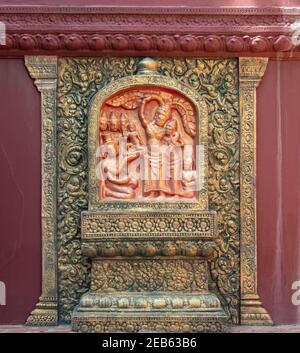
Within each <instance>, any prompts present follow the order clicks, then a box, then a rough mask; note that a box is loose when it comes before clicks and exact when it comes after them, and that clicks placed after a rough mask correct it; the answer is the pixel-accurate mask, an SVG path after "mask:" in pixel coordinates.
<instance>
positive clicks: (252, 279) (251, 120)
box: [239, 57, 272, 325]
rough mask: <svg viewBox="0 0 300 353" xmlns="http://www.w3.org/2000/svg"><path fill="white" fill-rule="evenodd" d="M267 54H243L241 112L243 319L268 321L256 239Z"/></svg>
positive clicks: (257, 322) (245, 321)
mask: <svg viewBox="0 0 300 353" xmlns="http://www.w3.org/2000/svg"><path fill="white" fill-rule="evenodd" d="M267 64H268V59H267V58H259V57H258V58H240V59H239V80H240V112H241V149H240V162H241V175H240V183H241V196H240V197H241V323H242V324H245V325H262V324H265V325H269V324H272V319H271V317H270V315H269V314H268V312H267V311H266V310H265V309H264V308H263V306H262V303H261V302H260V299H259V295H258V292H257V239H256V187H255V185H256V88H257V87H258V85H259V83H260V81H261V79H262V77H263V75H264V73H265V69H266V67H267Z"/></svg>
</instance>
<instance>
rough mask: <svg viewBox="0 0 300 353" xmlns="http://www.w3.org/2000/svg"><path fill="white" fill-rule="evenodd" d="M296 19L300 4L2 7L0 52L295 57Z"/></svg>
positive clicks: (299, 52)
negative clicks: (4, 32) (261, 6)
mask: <svg viewBox="0 0 300 353" xmlns="http://www.w3.org/2000/svg"><path fill="white" fill-rule="evenodd" d="M299 20H300V13H299V8H294V9H285V10H284V9H282V8H279V9H274V8H273V9H272V8H266V9H259V8H222V9H220V8H198V9H197V8H173V9H172V8H166V7H157V8H155V7H152V8H148V9H147V8H142V7H141V8H127V9H126V8H117V9H116V8H110V7H106V8H103V7H102V8H97V7H92V8H91V7H77V8H64V7H60V8H58V7H57V8H55V7H51V8H43V7H38V8H37V7H28V6H27V7H25V8H24V7H11V6H8V7H5V6H2V7H0V21H2V22H4V23H5V24H6V25H7V39H6V45H4V46H0V55H6V54H7V53H8V52H9V53H11V54H14V55H21V54H22V53H23V55H24V53H26V52H28V51H32V50H34V51H35V52H36V53H39V54H41V53H49V52H51V51H52V52H53V51H59V52H60V53H64V55H70V53H72V55H73V54H74V51H78V50H81V51H85V53H88V52H90V53H92V52H101V53H106V54H112V55H115V54H116V53H124V52H125V53H126V52H127V53H128V52H132V53H135V54H136V55H139V54H141V53H143V54H146V53H147V55H150V53H158V54H161V53H162V52H164V53H168V52H170V53H172V55H173V53H174V52H175V53H179V54H180V55H189V54H190V53H191V55H195V54H197V55H200V54H201V53H209V54H213V53H214V52H223V53H226V55H231V56H236V55H238V53H249V55H253V54H254V55H255V53H260V55H268V56H286V57H290V56H297V55H298V56H299V55H300V50H299V41H297V40H293V35H294V33H295V31H297V30H298V27H297V26H298V25H297V24H298V23H299ZM187 29H188V32H187ZM70 30H71V31H72V32H71V33H70ZM220 33H221V34H220ZM164 55H165V54H164Z"/></svg>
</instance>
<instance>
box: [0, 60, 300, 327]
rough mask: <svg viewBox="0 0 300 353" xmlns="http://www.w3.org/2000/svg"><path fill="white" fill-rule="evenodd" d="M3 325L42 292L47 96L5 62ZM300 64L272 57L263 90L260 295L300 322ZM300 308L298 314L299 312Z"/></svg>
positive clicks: (275, 311)
mask: <svg viewBox="0 0 300 353" xmlns="http://www.w3.org/2000/svg"><path fill="white" fill-rule="evenodd" d="M0 78H1V80H0V102H1V108H0V122H1V129H0V166H1V167H0V170H1V173H0V229H1V236H0V281H3V282H5V283H6V286H7V296H8V298H7V306H0V323H14V324H16V323H23V322H24V321H25V319H26V317H27V316H28V314H29V312H30V311H31V310H32V308H33V307H34V305H35V303H36V302H37V300H38V296H39V295H40V287H41V286H40V282H41V270H40V268H41V252H40V247H41V241H40V239H41V231H40V108H39V93H38V92H37V91H36V89H35V87H34V85H33V83H32V80H31V79H30V77H29V75H28V74H27V72H26V70H25V68H24V65H23V60H21V59H0ZM299 92H300V62H295V61H294V62H293V61H285V62H275V61H271V62H269V64H268V68H267V71H266V74H265V77H264V78H263V81H262V83H261V86H260V87H259V89H258V97H257V105H258V114H257V128H258V134H257V166H258V170H257V212H258V243H259V245H258V265H259V292H260V294H261V298H262V301H263V303H264V305H265V307H266V308H267V309H268V310H269V312H270V314H271V315H272V318H273V320H274V321H275V323H296V322H298V323H300V306H299V307H296V306H293V305H292V303H291V295H292V290H291V285H292V282H293V281H296V280H300V192H299V188H300V157H299V156H300V153H299V152H300V138H299V136H300V117H299V115H300V114H298V111H299V109H298V104H299V102H300V96H299ZM297 310H298V312H297Z"/></svg>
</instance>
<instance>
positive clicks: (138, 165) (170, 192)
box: [99, 87, 196, 200]
mask: <svg viewBox="0 0 300 353" xmlns="http://www.w3.org/2000/svg"><path fill="white" fill-rule="evenodd" d="M107 116H109V119H108V118H107ZM195 136H196V116H195V110H194V107H193V105H192V103H191V102H190V101H189V100H188V99H187V98H184V97H183V96H181V95H179V94H178V93H176V92H172V91H171V90H170V91H169V90H167V89H161V88H156V87H151V88H145V87H143V88H141V89H136V88H135V89H130V90H128V91H126V92H122V93H119V94H117V95H115V96H113V97H112V98H109V99H108V100H107V101H106V102H105V103H104V104H103V105H102V107H100V112H99V145H100V146H104V147H108V146H109V147H108V151H106V153H102V155H101V158H100V161H99V164H100V165H99V168H100V171H101V173H100V174H101V175H102V176H104V180H100V182H99V197H100V199H101V200H102V199H112V200H113V199H120V200H122V199H127V200H128V199H129V200H143V199H157V200H165V199H167V200H171V199H177V198H188V199H190V198H193V197H195V196H196V193H195V192H194V191H191V190H188V187H187V180H183V176H184V175H185V178H186V176H187V174H186V173H185V174H184V172H187V171H184V170H183V166H184V164H185V163H183V155H184V148H185V145H186V144H187V145H190V146H193V149H192V151H191V154H192V156H191V158H192V160H193V154H194V148H195ZM109 151H110V153H109ZM112 152H113V153H112ZM116 157H117V158H116ZM113 159H115V160H113ZM187 166H188V168H192V167H193V163H192V164H187ZM124 171H126V172H127V174H128V175H126V173H124ZM189 172H193V170H189ZM194 172H195V171H194ZM191 182H192V181H189V183H191ZM189 185H190V184H189Z"/></svg>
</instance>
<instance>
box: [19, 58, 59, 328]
mask: <svg viewBox="0 0 300 353" xmlns="http://www.w3.org/2000/svg"><path fill="white" fill-rule="evenodd" d="M25 65H26V67H27V69H28V71H29V74H30V76H31V77H32V78H33V79H34V83H35V85H36V87H37V89H38V90H39V91H40V92H41V162H42V166H41V175H42V199H41V219H42V294H41V296H40V298H39V302H38V304H37V305H36V308H35V309H34V310H33V311H32V313H31V314H30V316H29V318H28V319H27V322H26V324H27V325H45V326H46V325H49V326H50V325H56V324H57V322H58V314H57V258H56V241H55V235H56V84H57V57H55V56H26V57H25Z"/></svg>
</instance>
